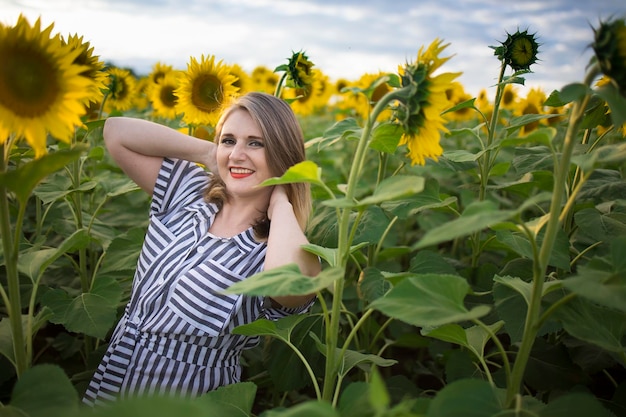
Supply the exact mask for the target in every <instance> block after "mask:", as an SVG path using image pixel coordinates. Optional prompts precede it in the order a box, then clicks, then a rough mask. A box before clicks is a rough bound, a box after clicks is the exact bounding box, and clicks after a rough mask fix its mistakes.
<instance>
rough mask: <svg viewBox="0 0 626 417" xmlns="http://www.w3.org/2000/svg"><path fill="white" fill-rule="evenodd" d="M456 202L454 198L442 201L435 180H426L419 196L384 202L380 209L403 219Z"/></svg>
mask: <svg viewBox="0 0 626 417" xmlns="http://www.w3.org/2000/svg"><path fill="white" fill-rule="evenodd" d="M456 201H457V199H456V197H445V198H443V199H442V195H441V193H440V190H439V183H438V182H437V180H435V179H433V178H427V179H426V182H425V184H424V190H423V191H422V192H420V193H419V194H416V195H414V196H411V198H407V199H402V200H394V201H385V202H384V203H382V204H381V207H382V208H384V209H385V210H387V211H390V212H391V213H392V214H393V215H394V216H398V217H399V218H401V219H405V218H407V217H410V216H415V215H416V214H418V213H420V212H422V211H424V210H427V209H433V208H439V207H446V206H450V205H452V204H454V203H456Z"/></svg>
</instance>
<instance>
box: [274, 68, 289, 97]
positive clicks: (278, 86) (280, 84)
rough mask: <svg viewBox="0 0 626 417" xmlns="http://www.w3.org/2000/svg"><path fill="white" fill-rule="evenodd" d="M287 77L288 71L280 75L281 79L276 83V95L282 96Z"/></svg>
mask: <svg viewBox="0 0 626 417" xmlns="http://www.w3.org/2000/svg"><path fill="white" fill-rule="evenodd" d="M286 78H287V71H285V72H284V73H283V75H282V76H281V77H280V80H278V83H277V84H276V89H275V90H274V96H275V97H278V98H280V95H281V94H282V92H283V84H284V83H285V79H286Z"/></svg>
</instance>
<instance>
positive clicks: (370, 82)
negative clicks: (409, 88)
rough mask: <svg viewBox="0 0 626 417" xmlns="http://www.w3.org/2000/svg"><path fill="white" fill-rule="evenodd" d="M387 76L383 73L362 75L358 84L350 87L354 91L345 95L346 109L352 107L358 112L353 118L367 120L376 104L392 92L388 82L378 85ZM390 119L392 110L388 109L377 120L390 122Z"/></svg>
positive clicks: (355, 83)
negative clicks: (367, 93)
mask: <svg viewBox="0 0 626 417" xmlns="http://www.w3.org/2000/svg"><path fill="white" fill-rule="evenodd" d="M385 75H387V74H386V73H384V72H382V71H380V72H377V73H364V74H362V75H361V77H360V78H359V79H358V80H357V81H356V82H354V83H352V84H351V85H350V87H353V89H351V90H350V91H349V92H346V93H345V94H344V95H343V96H344V104H343V105H344V107H346V106H347V107H352V108H353V109H354V111H355V112H356V114H355V115H353V116H358V117H360V118H361V119H363V120H367V118H368V117H369V114H370V112H371V111H372V109H373V108H374V106H376V103H378V101H380V99H381V98H383V97H384V96H385V95H386V94H387V93H389V92H390V91H391V90H392V87H391V86H390V85H389V83H387V82H379V83H377V81H378V80H379V79H380V78H381V77H383V76H385ZM376 83H377V84H376ZM359 91H368V92H369V95H365V94H362V93H360V92H359ZM390 117H391V110H389V109H386V110H384V111H381V112H380V113H379V115H378V117H377V120H378V121H382V120H389V118H390Z"/></svg>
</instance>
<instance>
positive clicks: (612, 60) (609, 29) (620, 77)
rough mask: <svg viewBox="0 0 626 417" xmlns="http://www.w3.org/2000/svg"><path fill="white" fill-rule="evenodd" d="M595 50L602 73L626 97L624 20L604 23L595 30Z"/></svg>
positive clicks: (625, 30)
mask: <svg viewBox="0 0 626 417" xmlns="http://www.w3.org/2000/svg"><path fill="white" fill-rule="evenodd" d="M594 32H595V40H594V42H593V43H592V47H593V50H594V52H595V54H596V58H597V59H598V64H599V65H600V69H601V70H602V72H603V73H604V74H605V75H606V76H607V77H609V78H611V79H612V80H613V82H614V83H616V84H617V87H618V88H619V90H620V92H621V94H622V95H626V24H625V22H624V19H618V20H614V21H612V22H602V23H600V27H599V28H598V29H594Z"/></svg>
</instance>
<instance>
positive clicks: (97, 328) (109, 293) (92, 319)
mask: <svg viewBox="0 0 626 417" xmlns="http://www.w3.org/2000/svg"><path fill="white" fill-rule="evenodd" d="M121 294H122V290H121V288H120V286H119V284H118V283H117V281H115V280H114V279H113V278H108V277H100V278H99V279H98V280H96V282H95V283H94V285H93V288H92V289H91V291H90V292H87V293H82V294H80V295H78V296H77V297H71V296H70V295H69V294H68V293H66V292H65V291H64V290H61V289H54V290H50V291H48V292H46V293H45V294H44V295H43V296H42V299H41V302H42V304H43V305H45V306H47V307H48V308H50V309H51V310H52V312H53V315H52V317H50V319H49V320H50V321H51V322H52V323H56V324H62V325H63V326H65V328H66V329H67V330H69V331H71V332H76V333H84V334H86V335H89V336H93V337H97V338H100V339H103V338H104V337H105V336H106V334H107V332H108V331H109V330H110V329H111V326H112V324H113V323H114V322H115V319H116V317H117V307H118V305H119V303H120V299H121Z"/></svg>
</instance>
